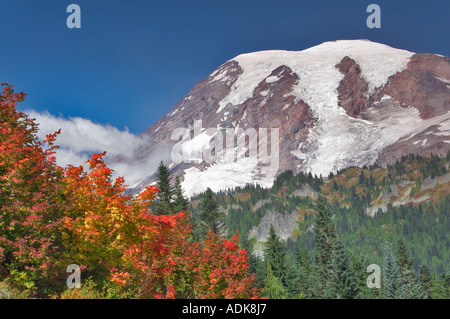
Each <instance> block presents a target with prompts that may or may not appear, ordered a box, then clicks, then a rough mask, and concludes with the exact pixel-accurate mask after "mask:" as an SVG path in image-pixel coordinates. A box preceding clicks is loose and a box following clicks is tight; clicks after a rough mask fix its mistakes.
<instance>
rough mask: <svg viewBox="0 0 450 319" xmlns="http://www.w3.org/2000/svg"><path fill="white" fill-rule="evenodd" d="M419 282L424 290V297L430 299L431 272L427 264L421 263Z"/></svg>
mask: <svg viewBox="0 0 450 319" xmlns="http://www.w3.org/2000/svg"><path fill="white" fill-rule="evenodd" d="M419 283H420V286H421V290H422V291H423V298H424V299H430V298H431V292H432V288H433V285H432V282H431V274H430V270H429V269H428V267H427V265H420V267H419Z"/></svg>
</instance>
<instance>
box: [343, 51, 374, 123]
mask: <svg viewBox="0 0 450 319" xmlns="http://www.w3.org/2000/svg"><path fill="white" fill-rule="evenodd" d="M336 67H337V68H338V69H339V71H340V72H341V73H342V74H344V78H343V79H342V81H341V83H340V84H339V88H338V92H339V106H340V107H342V108H344V110H345V111H346V112H347V114H348V115H349V116H352V117H356V116H357V115H359V114H360V113H361V111H364V110H365V109H366V108H368V107H369V106H370V101H369V93H368V88H369V87H368V85H367V82H366V81H365V80H364V79H363V78H362V77H361V68H360V67H359V65H358V64H357V63H356V62H355V60H353V59H351V58H349V57H348V56H345V57H344V58H343V59H342V60H341V62H340V63H339V64H337V65H336Z"/></svg>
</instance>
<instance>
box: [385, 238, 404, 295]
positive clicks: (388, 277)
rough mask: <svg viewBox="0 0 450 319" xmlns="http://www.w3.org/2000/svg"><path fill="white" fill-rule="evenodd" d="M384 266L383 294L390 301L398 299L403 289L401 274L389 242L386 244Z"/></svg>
mask: <svg viewBox="0 0 450 319" xmlns="http://www.w3.org/2000/svg"><path fill="white" fill-rule="evenodd" d="M383 264H384V267H383V268H384V269H383V294H384V296H385V297H386V298H388V299H397V298H399V295H400V288H401V280H400V272H399V268H398V266H397V261H396V260H395V257H394V255H393V254H392V249H391V245H390V244H389V243H388V242H386V244H385V249H384V258H383Z"/></svg>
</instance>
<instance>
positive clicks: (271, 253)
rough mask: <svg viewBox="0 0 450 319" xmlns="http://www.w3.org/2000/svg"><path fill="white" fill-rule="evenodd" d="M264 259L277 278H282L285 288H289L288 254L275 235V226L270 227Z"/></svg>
mask: <svg viewBox="0 0 450 319" xmlns="http://www.w3.org/2000/svg"><path fill="white" fill-rule="evenodd" d="M264 257H265V260H266V261H267V263H268V264H269V265H270V267H271V269H272V271H273V273H274V275H275V277H278V278H280V280H281V282H282V284H283V285H284V287H285V288H287V286H288V282H287V271H288V267H287V264H286V253H285V251H284V245H283V243H282V242H281V241H280V239H279V238H278V236H277V234H276V233H275V229H274V227H273V225H272V224H271V225H270V229H269V238H267V240H266V243H265V248H264Z"/></svg>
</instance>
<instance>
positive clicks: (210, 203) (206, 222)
mask: <svg viewBox="0 0 450 319" xmlns="http://www.w3.org/2000/svg"><path fill="white" fill-rule="evenodd" d="M222 218H223V213H221V212H219V210H218V209H217V203H216V201H215V200H214V193H213V191H212V190H211V188H209V187H208V188H207V189H206V191H205V193H204V194H203V197H202V201H201V203H200V219H201V221H202V227H203V233H204V234H206V233H207V232H208V231H210V230H212V231H213V233H214V234H216V235H219V236H220V235H222V233H223V231H224V224H223V222H222V220H221V219H222Z"/></svg>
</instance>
